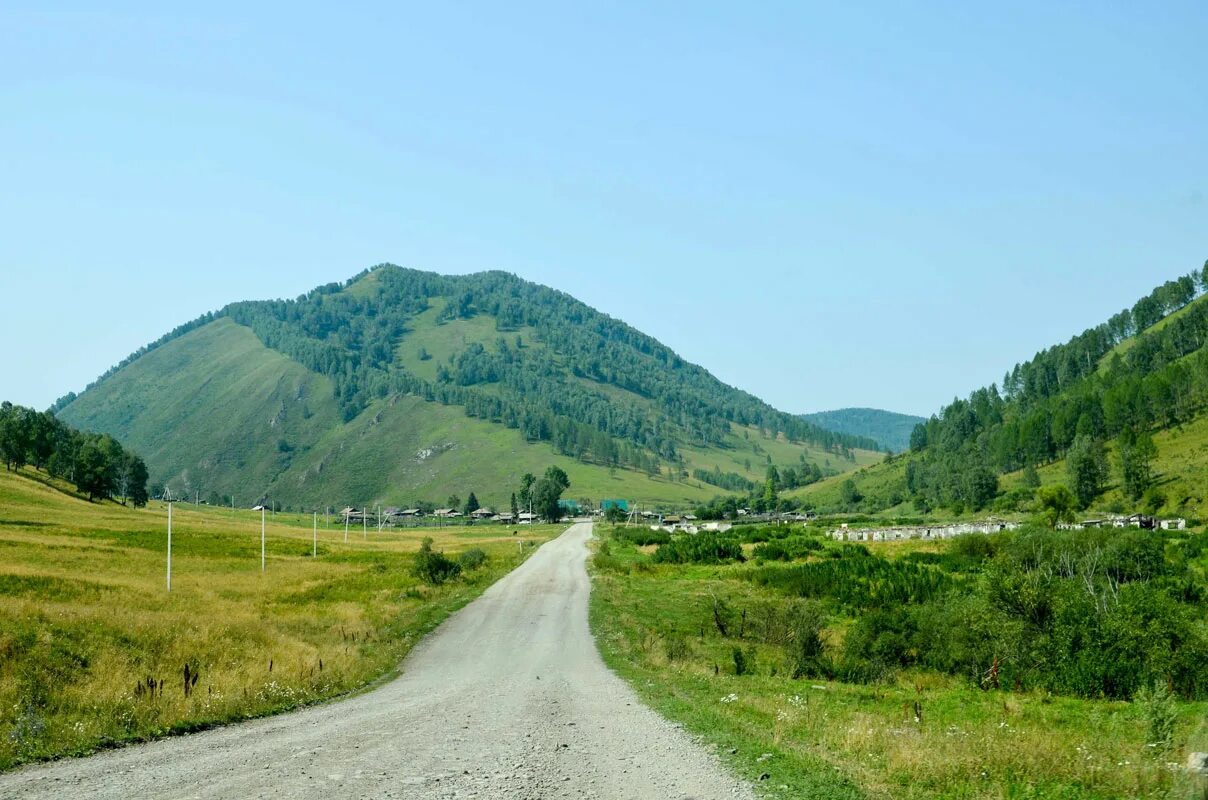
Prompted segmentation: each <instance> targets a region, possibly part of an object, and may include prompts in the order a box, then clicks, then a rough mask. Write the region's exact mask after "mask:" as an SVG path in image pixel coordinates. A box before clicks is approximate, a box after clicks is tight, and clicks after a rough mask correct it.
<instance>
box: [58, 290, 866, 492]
mask: <svg viewBox="0 0 1208 800" xmlns="http://www.w3.org/2000/svg"><path fill="white" fill-rule="evenodd" d="M355 288H356V287H354V289H355ZM437 313H438V309H437V308H433V309H431V310H429V311H428V312H425V313H424V314H421V315H419V317H417V318H416V319H415V320H414V321H413V323H414V324H413V329H412V330H411V331H410V332H409V333H407V334H406V335H405V336H404V337H403V340H402V342H401V343H400V345H399V348H400V354H402V357H403V361H404V364H405V365H406V366H408V367H409V368H414V369H416V370H417V371H419V372H420V374H426V372H425V371H428V372H431V373H432V375H435V370H436V367H437V365H438V364H439V363H440V362H442V361H445V360H447V359H448V358H449V357H450V356H451V355H453V354H454V353H456V352H458V351H459V350H460V349H461V348H463V347H465V346H466V345H467V344H469V343H473V342H478V343H481V344H483V345H484V346H486V347H490V348H494V347H495V340H496V338H498V336H499V335H500V334H499V333H498V332H497V331H495V328H494V322H493V320H492V319H491V318H489V317H485V316H483V317H476V318H474V319H471V320H457V321H453V322H448V323H444V324H437V323H436V314H437ZM517 333H518V334H519V335H520V336H522V337H524V340H525V342H526V343H527V344H526V346H530V347H541V346H542V345H541V343H540V342H539V341H537V339H536V337H535V335H534V334H533V333H532V332H531V331H520V332H515V333H508V334H506V335H507V336H509V337H513V338H514V337H515V336H516V335H517ZM420 347H423V348H424V349H426V350H427V351H428V352H429V354H431V355H432V359H431V360H427V361H420V360H419V357H418V353H419V348H420ZM614 391H616V392H623V391H624V390H620V389H615V390H614ZM630 397H632V395H631V396H630ZM165 398H168V399H167V400H165ZM61 416H62V417H63V419H64V420H65V421H67V422H68V423H71V424H73V425H77V426H80V427H83V428H86V429H98V430H103V431H106V432H109V433H112V434H114V435H115V436H116V437H117V438H118V439H120V440H121V441H122V442H123V443H124V444H126V445H128V446H130V447H131V448H132V449H134V450H135V451H136V452H139V453H140V454H142V455H143V456H144V458H145V459H146V460H147V463H148V466H149V467H150V469H151V472H152V477H153V478H155V479H158V480H165V481H170V482H171V485H172V486H173V487H174V488H177V489H179V488H181V487H182V486H184V487H188V489H189V490H190V491H191V490H192V489H199V490H200V491H201V493H202V495H203V496H205V495H208V494H209V493H210V492H212V491H213V492H217V493H219V494H220V495H228V494H234V495H235V496H236V499H237V502H238V503H239V504H241V505H244V506H246V505H250V504H251V503H252V502H253V501H254V500H256V499H258V498H260V497H264V496H271V497H274V498H275V499H277V500H279V501H281V502H283V503H286V504H289V505H291V506H294V507H320V508H321V507H324V506H343V505H346V504H354V505H361V504H368V503H379V502H380V503H383V504H399V505H403V504H410V503H413V502H416V501H418V500H430V501H433V502H438V503H439V502H444V500H445V499H446V498H447V497H448V496H449V495H450V494H457V495H459V496H460V497H462V498H463V499H464V498H465V497H466V496H467V495H468V493H469V492H471V491H473V492H475V494H476V495H477V496H478V498H479V499H480V501H482V502H484V503H488V504H491V505H494V506H503V505H505V504H507V503H508V501H509V497H510V494H511V492H512V491H513V490H514V489H515V487H516V486H517V485H518V483H519V477H520V476H521V475H522V474H524V473H525V472H533V473H535V474H539V473H541V472H542V471H544V469H545V468H546V467H547V466H548V465H550V464H558V465H560V466H561V467H562V468H563V469H565V470H566V471H567V473H568V474H569V475H570V477H571V482H572V487H571V490H570V496H572V497H575V498H590V499H593V500H599V499H601V498H606V497H608V498H625V499H629V500H637V501H640V502H642V503H644V504H648V505H649V504H654V505H666V506H678V505H683V504H690V503H696V502H700V501H703V500H707V499H708V498H710V497H713V496H714V495H717V494H720V493H721V490H719V489H716V488H714V487H712V486H708V485H706V484H702V483H700V482H699V481H695V480H687V481H675V482H673V481H671V480H670V479H669V478H668V477H666V475H663V476H658V477H650V476H648V475H646V474H644V473H640V472H636V471H633V470H626V469H616V470H611V471H610V470H609V469H607V468H606V467H603V466H598V465H588V464H583V463H580V462H577V461H575V460H573V459H570V458H567V457H565V456H561V455H558V454H557V453H556V452H555V451H554V449H553V448H552V447H551V446H550V445H548V444H544V443H532V442H528V441H526V440H525V439H524V438H523V437H522V436H521V435H520V433H519V432H517V431H515V430H511V429H508V428H506V427H504V426H502V425H498V424H495V423H491V422H487V421H484V420H477V419H470V418H468V417H466V416H465V414H464V413H463V411H462V409H461V408H460V407H456V406H442V405H439V404H436V403H429V402H426V401H424V400H422V399H420V398H416V397H392V398H387V399H384V400H379V401H377V402H375V403H374V404H373V405H371V406H370V407H369V408H368V409H367V410H366V411H365V412H363V413H362V414H360V415H359V416H358V417H357V418H356V419H354V420H352V421H351V422H349V423H344V422H343V421H342V420H341V418H340V416H339V411H338V408H337V406H336V403H335V401H334V399H333V397H332V386H331V383H330V381H328V380H327V379H326V378H325V377H323V376H320V375H316V374H314V373H312V372H310V371H308V370H307V369H305V368H304V367H302V366H301V365H299V364H297V363H296V362H294V361H292V360H290V359H288V358H287V357H285V356H283V355H281V354H280V353H277V352H275V351H273V350H270V349H268V348H267V347H265V346H264V345H263V344H262V343H261V342H260V341H259V339H258V338H257V337H256V336H255V334H253V333H252V332H251V331H250V330H249V329H247V328H244V327H242V326H240V325H238V324H236V323H234V322H232V321H231V320H229V319H225V318H223V319H219V320H216V321H214V322H212V323H210V324H208V325H205V326H203V327H201V328H199V329H197V330H195V331H192V332H190V333H188V334H186V335H184V336H182V337H180V338H179V339H176V340H174V341H172V342H169V343H168V344H165V345H163V346H162V347H159V348H157V349H155V350H153V351H152V352H150V353H148V354H147V355H145V356H143V357H142V358H140V359H138V360H136V361H135V362H134V363H133V364H131V365H129V366H128V367H126V368H125V369H124V370H123V371H122V372H121V373H119V374H118V375H115V376H113V377H111V378H110V379H108V380H106V381H105V382H103V383H102V384H100V385H99V386H97V387H94V388H93V389H92V390H90V391H88V392H86V393H85V394H84V395H82V396H81V397H80V398H78V399H77V400H76V401H75V402H73V403H72V404H70V405H69V406H67V407H66V408H65V409H63V411H62V412H61ZM422 451H432V454H431V455H427V456H423V457H421V456H420V453H421V452H422ZM769 454H770V455H771V456H772V459H773V461H774V462H775V463H776V464H779V465H781V466H787V465H790V464H797V463H798V462H799V459H800V458H801V457H802V456H803V455H804V457H805V458H806V459H807V460H809V461H813V462H815V463H817V464H819V466H822V467H823V468H824V469H826V470H828V471H830V470H844V469H850V468H851V467H852V466H855V465H864V464H869V463H873V462H875V461H876V460H877V459H879V458H880V457H881V456H880V454H877V453H872V452H868V451H855V453H854V461H848V460H846V459H843V458H841V457H839V456H836V455H834V454H831V453H827V452H825V451H823V450H821V449H819V448H816V447H811V446H802V445H796V444H791V443H789V442H787V441H784V440H783V439H770V438H764V437H763V436H762V434H761V433H760V432H759V431H758V430H757V429H746V430H743V429H739V428H737V427H736V428H735V431H734V434H733V435H732V436H731V437H730V440H729V441H728V442H727V444H726V446H725V447H717V448H697V447H685V448H684V458H685V466H686V468H687V469H688V470H689V473H690V472H691V471H692V470H693V469H696V468H701V469H706V470H709V469H712V468H713V467H714V466H719V467H720V468H721V469H722V470H723V471H726V472H738V473H742V474H745V475H747V476H748V477H749V478H751V479H752V480H761V479H762V478H763V475H764V472H765V470H766V458H767V456H768V455H769ZM747 462H749V463H750V469H747V467H746V463H747Z"/></svg>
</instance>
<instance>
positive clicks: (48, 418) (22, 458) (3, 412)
mask: <svg viewBox="0 0 1208 800" xmlns="http://www.w3.org/2000/svg"><path fill="white" fill-rule="evenodd" d="M0 458H3V459H4V466H5V468H6V469H8V470H9V471H12V470H17V469H20V468H21V467H24V466H26V465H32V466H34V467H36V468H37V469H40V470H45V471H46V472H47V473H49V474H50V475H52V476H54V477H56V478H61V479H63V480H66V481H70V482H71V483H73V484H75V486H76V488H77V489H78V490H79V491H80V492H81V493H82V494H86V495H88V499H89V500H97V499H105V498H112V499H115V500H118V501H120V502H121V503H122V504H123V505H125V504H126V503H131V504H133V505H134V506H135V507H136V508H139V507H141V506H144V505H146V504H147V499H148V496H147V465H146V464H144V463H143V460H142V458H140V457H139V456H137V455H135V454H134V453H131V452H130V451H128V450H126V449H124V448H123V447H122V446H121V445H120V444H118V442H117V440H116V439H114V438H113V437H112V436H110V435H108V434H103V433H85V432H81V431H78V430H76V429H74V428H72V427H71V426H70V425H67V424H66V423H64V422H62V421H61V420H59V419H58V417H56V416H55V415H54V414H53V413H52V412H50V411H35V410H34V409H32V408H26V407H24V406H18V405H13V404H12V403H10V402H7V401H5V402H4V403H2V404H0Z"/></svg>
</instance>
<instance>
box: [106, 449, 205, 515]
mask: <svg viewBox="0 0 1208 800" xmlns="http://www.w3.org/2000/svg"><path fill="white" fill-rule="evenodd" d="M113 483H114V489H115V490H116V491H117V493H118V496H119V497H121V498H122V505H125V504H126V502H127V501H130V502H132V503H133V505H134V507H135V508H142V507H143V506H145V505H147V500H148V496H147V465H146V464H144V463H143V460H142V459H141V458H139V457H138V456H136V455H134V454H133V453H123V454H122V455H121V456H120V457H119V458H118V460H117V463H116V465H115V467H114V482H113ZM211 494H213V495H214V496H215V497H216V496H217V495H216V494H215V493H214V492H211Z"/></svg>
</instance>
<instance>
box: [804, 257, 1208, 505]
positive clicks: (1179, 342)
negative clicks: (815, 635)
mask: <svg viewBox="0 0 1208 800" xmlns="http://www.w3.org/2000/svg"><path fill="white" fill-rule="evenodd" d="M1206 290H1208V263H1206V264H1205V266H1204V268H1203V269H1201V270H1196V271H1193V272H1191V273H1189V274H1187V275H1183V276H1181V277H1179V278H1177V279H1174V280H1170V281H1166V282H1165V283H1163V284H1162V285H1160V286H1158V287H1156V288H1155V289H1154V290H1153V291H1152V292H1151V293H1150V294H1148V295H1146V296H1145V297H1143V298H1141V299H1140V300H1138V301H1137V302H1136V303H1135V304H1133V305H1132V306H1131V307H1129V308H1126V309H1123V310H1121V311H1120V312H1118V313H1116V314H1115V315H1113V316H1112V317H1111V318H1110V319H1108V320H1107V321H1106V322H1104V323H1102V324H1100V325H1097V326H1095V327H1094V328H1091V329H1089V330H1086V331H1084V332H1083V333H1081V334H1079V335H1077V336H1075V337H1073V338H1072V339H1071V340H1069V341H1068V342H1066V343H1065V344H1061V345H1056V346H1053V347H1050V348H1048V349H1046V350H1043V351H1041V352H1040V353H1037V354H1036V355H1035V356H1034V357H1033V358H1032V359H1030V360H1028V361H1026V362H1023V363H1020V364H1017V365H1015V366H1014V367H1013V368H1011V369H1010V370H1008V371H1007V372H1006V374H1005V375H1004V377H1003V381H1002V385H1001V387H1000V386H999V385H998V384H992V385H990V386H988V387H985V388H982V389H978V390H976V391H974V392H973V393H972V394H971V395H970V396H969V397H968V398H967V399H957V400H954V401H953V402H952V403H951V404H949V405H948V406H946V407H944V408H943V409H942V410H941V411H940V412H939V413H938V414H935V415H934V416H932V417H931V418H930V419H928V420H927V421H926V422H924V423H921V424H919V425H918V426H917V427H915V429H914V431H913V432H912V434H911V439H910V451H909V453H908V454H904V455H902V456H899V457H896V458H894V459H891V460H890V462H888V463H886V464H885V465H883V466H878V467H875V468H872V469H869V470H866V471H864V472H863V473H857V474H854V475H852V476H850V478H845V479H844V480H843V481H837V480H832V481H829V482H826V485H818V486H815V487H811V489H808V490H807V494H808V495H811V496H812V497H813V498H814V499H815V500H816V501H819V502H823V503H831V504H834V505H846V506H850V507H853V508H860V509H861V510H883V509H886V508H890V507H893V506H898V505H901V504H904V503H906V502H907V501H909V502H911V503H912V505H913V507H914V509H913V510H916V511H922V512H926V511H930V510H932V509H935V508H944V509H946V510H948V511H954V512H961V511H965V510H975V511H980V510H984V509H987V508H992V507H993V508H997V509H999V510H1014V509H1018V508H1021V507H1024V506H1028V505H1029V504H1030V503H1033V502H1034V501H1035V492H1036V489H1037V488H1038V487H1040V486H1041V485H1042V483H1043V484H1056V483H1058V482H1060V483H1061V484H1062V485H1064V486H1065V487H1066V488H1068V489H1069V490H1070V492H1071V494H1072V495H1073V497H1074V499H1075V506H1076V508H1077V509H1086V508H1088V507H1091V506H1093V505H1096V504H1098V505H1103V502H1104V495H1105V492H1108V491H1109V490H1110V491H1111V496H1112V497H1113V498H1114V500H1113V505H1117V506H1119V507H1121V508H1125V507H1140V506H1141V505H1142V504H1145V505H1146V506H1147V507H1149V508H1151V509H1152V510H1160V509H1162V508H1166V510H1168V511H1176V510H1178V509H1179V508H1180V507H1187V506H1189V505H1194V503H1195V501H1196V498H1195V497H1193V496H1192V495H1191V494H1186V495H1184V496H1182V497H1179V498H1164V499H1163V500H1162V501H1161V502H1155V500H1156V499H1157V498H1156V497H1155V496H1154V495H1152V494H1151V495H1149V499H1148V501H1147V500H1146V497H1147V494H1148V493H1150V492H1153V491H1156V490H1158V483H1159V482H1160V481H1161V480H1168V479H1172V478H1173V477H1174V476H1166V477H1165V478H1161V476H1159V474H1158V470H1157V464H1158V463H1159V462H1160V460H1161V457H1162V454H1161V452H1160V449H1159V447H1158V445H1156V444H1155V442H1157V441H1165V442H1167V444H1166V447H1167V448H1168V449H1169V450H1170V451H1171V452H1176V451H1178V450H1179V449H1180V447H1179V440H1180V438H1182V436H1183V435H1184V434H1183V433H1182V432H1183V431H1184V430H1185V429H1187V428H1188V427H1189V426H1194V425H1195V423H1197V421H1198V420H1200V419H1201V417H1202V415H1203V414H1204V410H1205V408H1206V407H1208V350H1205V348H1204V345H1205V343H1208V301H1206V300H1205V298H1204V296H1203V294H1204V292H1205V291H1206ZM1058 472H1059V473H1060V476H1058V475H1057V473H1058ZM1004 476H1006V477H1004ZM1058 477H1059V480H1058ZM848 481H850V483H851V484H852V486H853V487H854V488H855V495H858V497H855V496H853V494H852V492H851V491H850V488H847V489H845V488H844V484H846V483H847V482H848ZM840 492H843V494H844V496H843V497H842V498H840V497H839V494H840ZM1167 500H1171V501H1172V502H1169V503H1168V502H1167Z"/></svg>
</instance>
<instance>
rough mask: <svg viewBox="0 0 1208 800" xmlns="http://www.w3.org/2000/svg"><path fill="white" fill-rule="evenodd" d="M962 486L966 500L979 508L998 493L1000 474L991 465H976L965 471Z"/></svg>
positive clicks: (975, 507) (974, 507)
mask: <svg viewBox="0 0 1208 800" xmlns="http://www.w3.org/2000/svg"><path fill="white" fill-rule="evenodd" d="M961 488H962V490H963V491H962V494H963V495H964V499H965V502H967V503H968V504H969V505H970V506H972V507H973V509H974V510H977V509H980V508H983V507H984V506H985V505H986V504H987V503H989V502H990V501H991V500H993V499H994V496H995V495H997V494H998V476H997V475H996V474H994V471H993V470H992V469H990V468H989V467H985V466H979V467H974V468H973V469H970V470H967V471H966V472H965V476H964V483H963V486H962V487H961Z"/></svg>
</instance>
